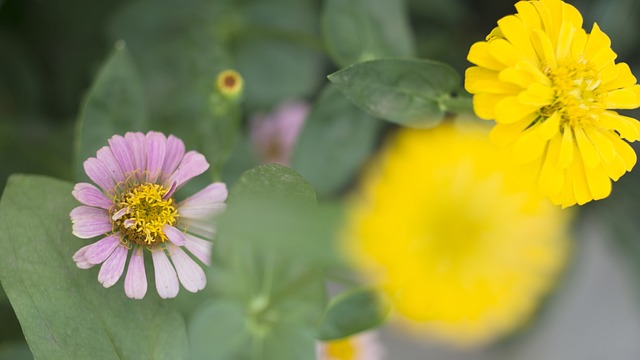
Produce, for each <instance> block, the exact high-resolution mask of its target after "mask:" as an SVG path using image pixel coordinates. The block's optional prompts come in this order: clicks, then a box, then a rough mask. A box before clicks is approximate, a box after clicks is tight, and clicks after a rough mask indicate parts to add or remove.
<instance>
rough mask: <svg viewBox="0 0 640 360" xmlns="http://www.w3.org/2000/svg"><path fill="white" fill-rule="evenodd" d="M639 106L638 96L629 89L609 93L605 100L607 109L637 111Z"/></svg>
mask: <svg viewBox="0 0 640 360" xmlns="http://www.w3.org/2000/svg"><path fill="white" fill-rule="evenodd" d="M639 105H640V103H639V102H638V98H637V97H636V94H635V93H634V91H633V90H631V89H629V88H624V89H618V90H613V91H609V92H608V93H607V98H606V100H605V106H606V107H607V109H635V108H637V107H638V106H639Z"/></svg>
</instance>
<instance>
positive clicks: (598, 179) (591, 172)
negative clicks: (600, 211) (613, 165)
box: [585, 166, 611, 200]
mask: <svg viewBox="0 0 640 360" xmlns="http://www.w3.org/2000/svg"><path fill="white" fill-rule="evenodd" d="M585 175H586V178H587V185H589V191H590V192H591V195H592V196H593V199H594V200H600V199H604V198H606V197H607V196H609V194H611V180H609V176H608V175H607V173H606V171H605V170H604V168H602V166H598V167H596V168H594V169H589V167H585Z"/></svg>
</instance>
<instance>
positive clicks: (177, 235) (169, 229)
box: [162, 225, 185, 246]
mask: <svg viewBox="0 0 640 360" xmlns="http://www.w3.org/2000/svg"><path fill="white" fill-rule="evenodd" d="M162 231H164V234H165V235H167V238H169V241H171V242H172V243H174V244H176V245H178V246H183V245H184V242H185V240H184V234H183V233H182V231H180V230H178V229H176V228H174V227H173V226H171V225H164V226H163V227H162Z"/></svg>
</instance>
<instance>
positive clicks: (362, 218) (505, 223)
mask: <svg viewBox="0 0 640 360" xmlns="http://www.w3.org/2000/svg"><path fill="white" fill-rule="evenodd" d="M487 132H488V131H486V128H485V127H484V126H478V125H476V126H475V127H472V128H466V129H462V128H456V126H455V125H452V124H443V125H441V126H439V127H437V128H435V129H431V130H417V129H404V130H401V131H400V133H399V134H398V135H397V137H396V138H395V140H394V141H393V142H392V143H390V144H389V146H388V147H387V148H386V150H385V151H384V152H383V154H382V156H381V157H380V159H379V161H378V162H377V163H376V164H374V166H372V167H371V168H370V169H369V171H368V173H367V174H366V176H365V177H364V179H363V180H364V181H363V186H362V190H361V193H360V194H359V196H356V198H355V199H354V201H353V203H352V206H351V208H350V212H349V215H350V216H349V223H348V225H347V226H346V231H345V235H346V241H345V243H346V244H347V253H348V254H349V255H350V256H351V257H352V258H353V259H354V261H355V263H356V264H358V265H359V266H360V267H361V268H363V269H364V270H365V272H366V273H368V274H370V275H371V276H372V278H373V280H374V281H376V282H377V283H378V284H380V288H381V290H382V291H383V292H385V293H386V294H387V295H388V296H389V298H390V300H391V302H392V304H393V305H394V307H395V309H396V310H397V313H398V315H399V316H400V317H401V318H404V319H405V320H408V321H409V323H410V324H411V327H414V326H417V327H418V328H419V329H420V330H421V331H425V332H427V333H428V334H430V335H432V336H434V337H439V338H441V339H442V340H445V341H449V342H452V343H456V344H461V345H475V344H481V343H486V342H490V341H492V340H494V339H496V338H497V337H499V336H501V335H504V334H505V333H507V332H509V331H511V330H513V329H514V328H516V327H517V326H519V325H521V324H522V323H523V322H525V321H526V320H527V318H529V317H530V316H531V315H532V314H533V312H534V310H535V309H536V306H537V304H538V303H539V301H540V299H541V298H542V297H543V296H544V295H545V294H546V293H547V292H548V291H549V289H550V288H551V286H553V284H554V283H555V280H556V277H557V275H558V273H559V271H560V270H561V268H562V267H563V265H564V264H565V262H566V258H567V255H568V249H569V245H570V244H569V238H568V225H569V222H570V218H571V215H570V212H568V211H567V210H561V209H560V208H558V207H556V206H553V205H552V204H551V203H549V201H548V200H547V199H544V198H542V197H540V196H539V195H538V194H533V193H531V192H528V193H525V192H522V191H518V189H519V187H520V175H519V173H518V172H515V171H511V170H510V169H509V168H508V166H509V164H510V161H508V159H507V158H506V156H505V155H503V154H502V153H501V152H499V151H496V150H495V149H494V147H493V146H492V145H491V144H490V143H489V140H488V136H487ZM511 169H512V168H511Z"/></svg>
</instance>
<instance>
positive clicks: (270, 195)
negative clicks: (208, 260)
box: [218, 164, 342, 265]
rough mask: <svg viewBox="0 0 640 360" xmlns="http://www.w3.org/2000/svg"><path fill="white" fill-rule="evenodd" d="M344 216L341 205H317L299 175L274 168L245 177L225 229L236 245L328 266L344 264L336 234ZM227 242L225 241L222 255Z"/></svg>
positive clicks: (223, 223) (238, 185)
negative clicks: (337, 251) (341, 260)
mask: <svg viewBox="0 0 640 360" xmlns="http://www.w3.org/2000/svg"><path fill="white" fill-rule="evenodd" d="M341 214H342V208H341V207H340V206H337V205H336V204H330V203H327V204H322V205H321V206H317V205H316V196H315V192H314V191H313V188H312V187H311V185H310V184H309V183H308V182H307V181H306V180H305V179H304V178H302V177H301V176H300V175H299V174H298V173H296V172H295V171H294V170H292V169H289V168H287V167H284V166H281V165H277V164H268V165H261V166H258V167H255V168H253V169H251V170H248V171H246V172H245V173H244V174H243V175H242V176H241V177H240V178H239V180H238V181H237V183H236V185H235V186H234V187H233V189H232V190H231V193H230V196H229V201H228V208H227V211H226V212H225V214H223V216H222V217H221V218H220V220H219V222H220V224H219V230H220V234H221V236H223V237H224V236H225V235H226V234H228V235H229V238H233V239H235V240H233V243H232V244H234V245H235V244H240V243H246V244H249V245H248V246H251V247H252V248H256V249H263V250H264V251H266V252H276V253H283V252H284V253H286V254H288V256H289V257H291V258H294V259H296V260H299V261H303V262H305V263H308V264H309V265H319V264H324V265H328V264H334V263H336V262H340V258H339V256H338V254H337V253H336V251H335V250H336V244H335V240H336V235H335V234H336V233H337V229H338V226H340V224H341ZM224 243H225V242H224V240H220V241H219V244H218V246H219V250H220V247H223V248H224V246H225V244H224ZM231 252H233V251H231ZM230 256H231V255H230Z"/></svg>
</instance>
